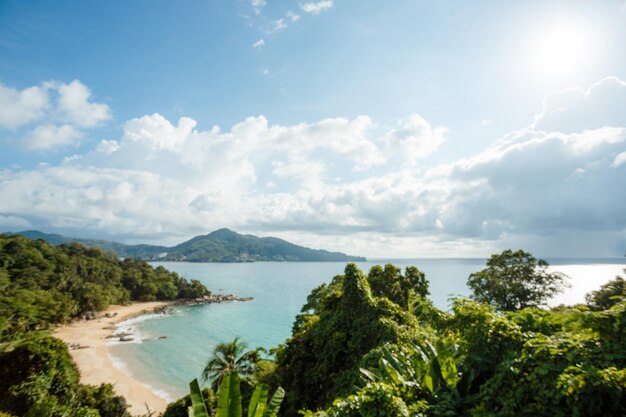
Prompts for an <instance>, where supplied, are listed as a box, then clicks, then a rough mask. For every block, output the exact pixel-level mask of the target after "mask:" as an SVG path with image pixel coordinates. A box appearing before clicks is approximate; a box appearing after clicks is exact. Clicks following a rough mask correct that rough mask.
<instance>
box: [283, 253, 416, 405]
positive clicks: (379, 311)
mask: <svg viewBox="0 0 626 417" xmlns="http://www.w3.org/2000/svg"><path fill="white" fill-rule="evenodd" d="M305 307H308V308H307V310H309V313H305V314H303V315H300V316H299V317H298V318H297V320H296V325H294V334H293V337H292V338H291V339H289V340H288V341H287V343H286V345H285V346H283V347H282V348H279V349H278V351H277V354H276V361H277V365H278V366H277V373H278V376H279V379H280V382H281V385H283V386H284V387H285V388H286V390H287V396H286V398H285V408H286V413H287V414H288V415H293V414H295V412H296V411H297V410H298V409H300V408H302V407H307V408H319V407H323V406H328V405H330V404H331V402H332V400H333V399H334V398H335V397H337V396H341V395H346V394H348V393H349V392H350V389H351V387H352V386H353V385H354V383H356V382H357V381H358V379H359V372H358V364H359V362H360V360H361V358H362V357H363V355H365V354H366V353H368V352H369V351H370V350H371V349H373V348H375V347H377V346H380V345H381V344H383V343H385V342H388V341H396V340H397V339H398V335H399V333H400V326H401V325H402V324H404V323H406V322H408V321H409V317H408V314H407V313H406V311H404V310H403V309H402V308H400V306H398V305H396V304H394V303H393V302H391V301H389V300H388V299H386V298H383V297H380V298H379V297H374V296H373V295H372V293H371V290H370V285H369V283H368V279H367V277H366V276H365V275H364V274H363V273H362V272H361V271H360V270H359V269H358V268H357V267H356V265H354V264H348V265H347V266H346V269H345V274H344V275H343V276H340V277H335V279H334V280H333V282H332V283H331V284H330V285H328V286H321V287H318V288H317V289H316V290H314V293H313V294H312V296H311V297H309V300H308V303H307V306H305ZM311 310H312V311H311Z"/></svg>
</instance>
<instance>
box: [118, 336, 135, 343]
mask: <svg viewBox="0 0 626 417" xmlns="http://www.w3.org/2000/svg"><path fill="white" fill-rule="evenodd" d="M133 340H135V338H134V337H130V336H122V337H120V342H132V341H133Z"/></svg>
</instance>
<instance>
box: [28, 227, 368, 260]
mask: <svg viewBox="0 0 626 417" xmlns="http://www.w3.org/2000/svg"><path fill="white" fill-rule="evenodd" d="M16 234H19V235H22V236H25V237H27V238H29V239H42V240H44V241H46V242H48V243H50V244H52V245H60V244H64V243H70V242H78V243H80V244H82V245H85V246H89V247H99V248H101V249H103V250H105V251H111V252H114V253H115V254H116V255H117V256H119V257H121V258H135V259H143V260H162V261H187V262H255V261H279V262H280V261H293V262H358V261H365V258H364V257H361V256H351V255H346V254H344V253H340V252H329V251H326V250H321V249H310V248H306V247H303V246H298V245H294V244H293V243H290V242H287V241H286V240H282V239H278V238H275V237H257V236H252V235H242V234H239V233H236V232H234V231H232V230H229V229H219V230H216V231H214V232H212V233H210V234H208V235H204V236H196V237H194V238H192V239H190V240H188V241H186V242H183V243H181V244H179V245H176V246H173V247H166V246H154V245H126V244H123V243H118V242H111V241H107V240H96V239H75V238H70V237H66V236H61V235H58V234H47V233H42V232H39V231H33V230H29V231H24V232H19V233H16Z"/></svg>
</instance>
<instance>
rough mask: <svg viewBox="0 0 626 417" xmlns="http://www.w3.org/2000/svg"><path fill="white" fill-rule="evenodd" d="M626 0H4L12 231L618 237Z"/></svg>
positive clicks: (350, 243)
mask: <svg viewBox="0 0 626 417" xmlns="http://www.w3.org/2000/svg"><path fill="white" fill-rule="evenodd" d="M625 45H626V1H624V0H606V1H575V0H568V1H552V0H550V1H545V0H544V1H532V0H530V1H507V2H503V1H495V0H494V1H472V2H463V1H446V0H439V1H417V0H395V1H389V2H382V1H377V0H354V1H352V0H321V1H317V0H303V1H289V0H280V1H278V0H230V1H227V0H211V1H207V0H205V1H195V0H194V1H192V0H180V1H169V0H150V1H148V0H129V1H121V0H114V1H95V0H67V1H63V2H51V1H37V0H33V1H28V2H24V1H13V0H0V149H1V152H0V231H4V232H7V231H13V232H15V231H21V230H31V229H35V230H41V231H44V232H50V233H61V234H64V235H68V236H74V237H90V238H101V239H111V240H117V241H121V242H126V243H152V244H166V245H170V244H176V243H180V242H182V241H184V240H186V239H189V238H191V237H193V236H196V235H201V234H206V233H209V232H211V231H213V230H216V229H219V228H222V227H228V228H231V229H233V230H236V231H238V232H241V233H251V234H256V235H259V236H277V237H282V238H285V239H287V240H289V241H291V242H293V243H297V244H301V245H305V246H309V247H314V248H324V249H328V250H337V251H343V252H346V253H350V254H354V255H363V256H368V257H377V258H416V257H485V256H488V255H489V254H491V253H495V252H499V251H502V250H504V249H508V248H513V249H517V248H521V249H524V250H527V251H531V252H533V253H534V254H536V255H538V256H543V257H620V256H623V255H624V253H625V251H626V46H625Z"/></svg>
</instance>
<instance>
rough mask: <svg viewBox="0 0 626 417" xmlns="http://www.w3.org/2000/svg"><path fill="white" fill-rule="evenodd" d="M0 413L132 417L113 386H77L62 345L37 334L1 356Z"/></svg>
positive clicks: (65, 348) (66, 351) (67, 354)
mask: <svg viewBox="0 0 626 417" xmlns="http://www.w3.org/2000/svg"><path fill="white" fill-rule="evenodd" d="M0 410H1V411H4V412H6V413H9V414H13V415H15V416H93V417H97V416H100V417H130V416H129V414H128V412H127V411H126V402H125V400H124V399H123V398H122V397H118V396H115V395H114V393H113V389H112V387H111V386H110V385H101V386H100V387H91V386H84V385H80V384H79V383H78V371H77V370H76V367H75V366H74V363H73V362H72V358H71V356H70V355H69V352H68V350H67V346H65V344H64V343H63V342H62V341H60V340H58V339H55V338H52V337H49V336H40V335H36V334H33V335H31V336H29V337H27V338H26V339H24V340H21V341H19V342H16V343H15V346H13V347H12V349H10V350H6V351H4V352H2V353H0Z"/></svg>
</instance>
